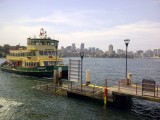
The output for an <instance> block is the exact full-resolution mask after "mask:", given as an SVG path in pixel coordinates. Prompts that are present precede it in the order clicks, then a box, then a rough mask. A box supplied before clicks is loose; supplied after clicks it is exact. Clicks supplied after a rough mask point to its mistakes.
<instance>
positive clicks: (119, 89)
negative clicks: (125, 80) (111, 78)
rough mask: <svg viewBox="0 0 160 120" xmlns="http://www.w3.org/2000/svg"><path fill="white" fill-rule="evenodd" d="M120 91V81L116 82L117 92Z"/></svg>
mask: <svg viewBox="0 0 160 120" xmlns="http://www.w3.org/2000/svg"><path fill="white" fill-rule="evenodd" d="M119 91H120V80H119V81H118V92H119Z"/></svg>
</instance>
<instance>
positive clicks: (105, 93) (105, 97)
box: [103, 88, 108, 108]
mask: <svg viewBox="0 0 160 120" xmlns="http://www.w3.org/2000/svg"><path fill="white" fill-rule="evenodd" d="M103 96H104V107H105V108H106V104H107V97H108V90H107V88H104V95H103Z"/></svg>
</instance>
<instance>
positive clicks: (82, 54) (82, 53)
mask: <svg viewBox="0 0 160 120" xmlns="http://www.w3.org/2000/svg"><path fill="white" fill-rule="evenodd" d="M80 56H81V91H82V70H83V69H82V68H83V57H84V52H80Z"/></svg>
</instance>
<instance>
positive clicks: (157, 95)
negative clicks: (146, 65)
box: [157, 85, 158, 97]
mask: <svg viewBox="0 0 160 120" xmlns="http://www.w3.org/2000/svg"><path fill="white" fill-rule="evenodd" d="M157 97H158V85H157Z"/></svg>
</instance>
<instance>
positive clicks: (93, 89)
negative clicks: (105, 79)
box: [93, 85, 95, 95]
mask: <svg viewBox="0 0 160 120" xmlns="http://www.w3.org/2000/svg"><path fill="white" fill-rule="evenodd" d="M94 89H95V85H94V87H93V95H94Z"/></svg>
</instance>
